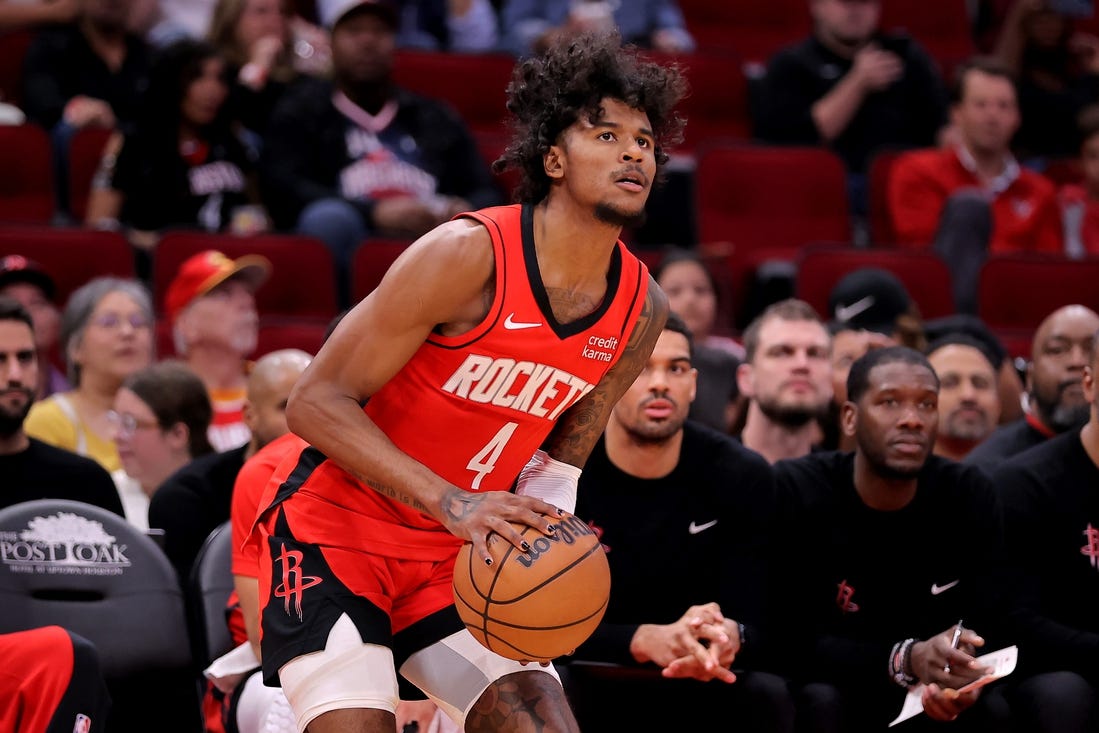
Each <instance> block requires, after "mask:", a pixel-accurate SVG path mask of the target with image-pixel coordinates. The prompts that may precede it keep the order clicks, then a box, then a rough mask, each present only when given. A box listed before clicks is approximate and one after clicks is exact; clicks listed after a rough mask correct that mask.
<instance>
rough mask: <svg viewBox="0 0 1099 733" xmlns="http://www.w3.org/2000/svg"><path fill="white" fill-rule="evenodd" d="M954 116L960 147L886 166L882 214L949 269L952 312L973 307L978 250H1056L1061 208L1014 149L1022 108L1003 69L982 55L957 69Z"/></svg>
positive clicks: (902, 238)
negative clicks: (886, 205)
mask: <svg viewBox="0 0 1099 733" xmlns="http://www.w3.org/2000/svg"><path fill="white" fill-rule="evenodd" d="M951 119H952V122H953V124H954V127H955V128H956V130H957V136H958V143H957V145H955V146H952V147H948V148H943V149H935V150H919V151H913V152H910V153H905V154H903V155H901V156H900V157H899V158H897V160H896V162H895V163H894V164H893V169H892V171H891V173H890V177H889V184H888V201H889V216H890V218H891V219H892V220H893V228H894V230H895V231H896V233H897V240H898V243H899V244H901V245H904V246H907V247H914V248H927V247H932V246H934V248H935V251H936V252H938V253H939V254H940V255H941V256H942V257H943V258H944V259H945V260H946V261H947V264H948V265H950V270H951V272H952V273H953V277H954V282H953V286H954V288H953V289H954V302H955V303H956V305H957V307H958V310H959V311H961V312H963V313H975V312H976V307H977V301H976V293H977V287H976V285H977V275H978V274H979V271H980V265H981V264H982V263H983V262H984V259H985V256H986V255H987V254H989V253H992V254H998V253H1003V252H1046V253H1050V254H1061V253H1062V251H1063V249H1062V244H1061V214H1060V210H1059V208H1058V204H1057V197H1056V192H1055V190H1054V187H1053V184H1052V183H1051V182H1050V181H1048V180H1046V179H1045V178H1043V177H1042V176H1041V175H1040V174H1038V173H1034V172H1032V171H1028V170H1026V169H1024V168H1021V167H1020V166H1019V164H1018V162H1017V161H1016V160H1015V157H1014V156H1013V155H1012V153H1011V139H1012V136H1013V135H1014V134H1015V131H1016V130H1017V129H1018V128H1019V107H1018V96H1017V94H1016V90H1015V83H1014V80H1013V79H1012V77H1011V74H1010V73H1009V72H1008V71H1007V70H1006V69H1004V68H1003V67H1001V66H999V65H997V64H995V63H993V62H990V61H984V60H975V61H971V62H969V63H968V64H966V65H964V66H962V67H961V68H960V69H959V71H958V82H957V86H956V87H955V89H954V101H953V106H952V107H951Z"/></svg>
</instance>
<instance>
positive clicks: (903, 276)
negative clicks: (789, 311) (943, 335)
mask: <svg viewBox="0 0 1099 733" xmlns="http://www.w3.org/2000/svg"><path fill="white" fill-rule="evenodd" d="M864 267H877V268H880V269H883V270H888V271H890V272H892V273H893V274H894V275H896V276H897V278H898V279H899V280H900V281H901V282H902V283H903V284H904V287H905V289H906V290H908V294H909V295H910V296H912V299H913V300H915V301H916V306H917V307H918V308H919V309H920V315H921V316H922V317H923V318H939V317H942V316H948V315H951V314H952V313H954V296H953V294H952V292H951V289H950V270H949V269H948V268H947V266H946V264H945V263H944V262H943V261H942V260H941V259H939V257H938V255H936V254H934V253H933V252H915V251H910V250H896V249H857V248H855V247H852V246H850V245H834V244H814V245H810V246H808V247H806V248H805V249H803V250H802V252H801V254H800V255H799V256H798V259H797V279H796V280H795V294H796V296H797V297H798V298H801V299H802V300H804V301H805V302H807V303H809V305H811V306H813V308H815V309H816V311H817V312H818V313H819V314H820V315H821V317H822V318H824V319H826V320H827V319H831V318H832V316H833V314H832V313H830V312H829V310H828V296H829V295H830V294H831V292H832V288H833V287H835V285H836V283H837V282H839V281H840V279H841V278H842V277H843V276H844V275H846V274H847V273H849V272H852V271H854V270H858V269H861V268H864Z"/></svg>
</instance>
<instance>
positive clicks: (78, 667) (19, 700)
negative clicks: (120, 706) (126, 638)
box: [0, 626, 111, 733]
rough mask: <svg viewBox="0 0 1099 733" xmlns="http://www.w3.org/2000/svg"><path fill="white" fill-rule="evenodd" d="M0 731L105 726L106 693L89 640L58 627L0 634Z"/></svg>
mask: <svg viewBox="0 0 1099 733" xmlns="http://www.w3.org/2000/svg"><path fill="white" fill-rule="evenodd" d="M0 699H2V700H4V705H3V707H0V730H2V731H10V732H12V733H19V732H22V731H26V732H27V733H35V732H37V731H43V732H44V733H68V731H75V732H76V733H83V732H85V731H90V730H93V728H94V730H95V731H96V733H98V732H99V731H101V730H105V729H106V728H105V724H106V723H107V714H108V713H109V712H110V709H111V695H110V693H109V692H108V691H107V683H106V681H105V680H104V679H103V670H102V669H101V667H100V664H99V653H98V652H97V651H96V648H95V644H92V643H91V642H90V641H88V640H87V639H85V638H84V637H82V636H79V635H77V634H74V633H73V632H71V631H67V630H66V629H63V628H62V627H60V626H42V627H39V628H37V629H30V630H27V631H16V632H12V633H7V634H0Z"/></svg>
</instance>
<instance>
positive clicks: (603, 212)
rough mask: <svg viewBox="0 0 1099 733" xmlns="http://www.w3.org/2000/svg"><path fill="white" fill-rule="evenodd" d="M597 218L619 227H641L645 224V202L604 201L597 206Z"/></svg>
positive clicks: (642, 200)
mask: <svg viewBox="0 0 1099 733" xmlns="http://www.w3.org/2000/svg"><path fill="white" fill-rule="evenodd" d="M595 218H596V219H598V220H599V221H602V222H604V223H606V224H611V225H614V226H617V227H631V228H633V227H639V226H641V225H642V224H644V223H645V200H644V198H642V199H641V200H640V202H639V203H637V204H622V203H612V202H609V201H604V202H603V203H600V204H597V205H596V207H595Z"/></svg>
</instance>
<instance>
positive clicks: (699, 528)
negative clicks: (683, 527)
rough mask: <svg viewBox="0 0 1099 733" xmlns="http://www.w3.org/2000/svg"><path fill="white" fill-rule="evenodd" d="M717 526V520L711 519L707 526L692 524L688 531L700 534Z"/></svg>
mask: <svg viewBox="0 0 1099 733" xmlns="http://www.w3.org/2000/svg"><path fill="white" fill-rule="evenodd" d="M715 524H717V520H716V519H711V520H710V521H709V522H706V523H705V524H695V523H694V522H691V523H690V524H689V525H688V526H687V531H688V532H690V533H691V534H698V533H699V532H705V531H706V530H708V529H709V528H710V527H712V526H714V525H715Z"/></svg>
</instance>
